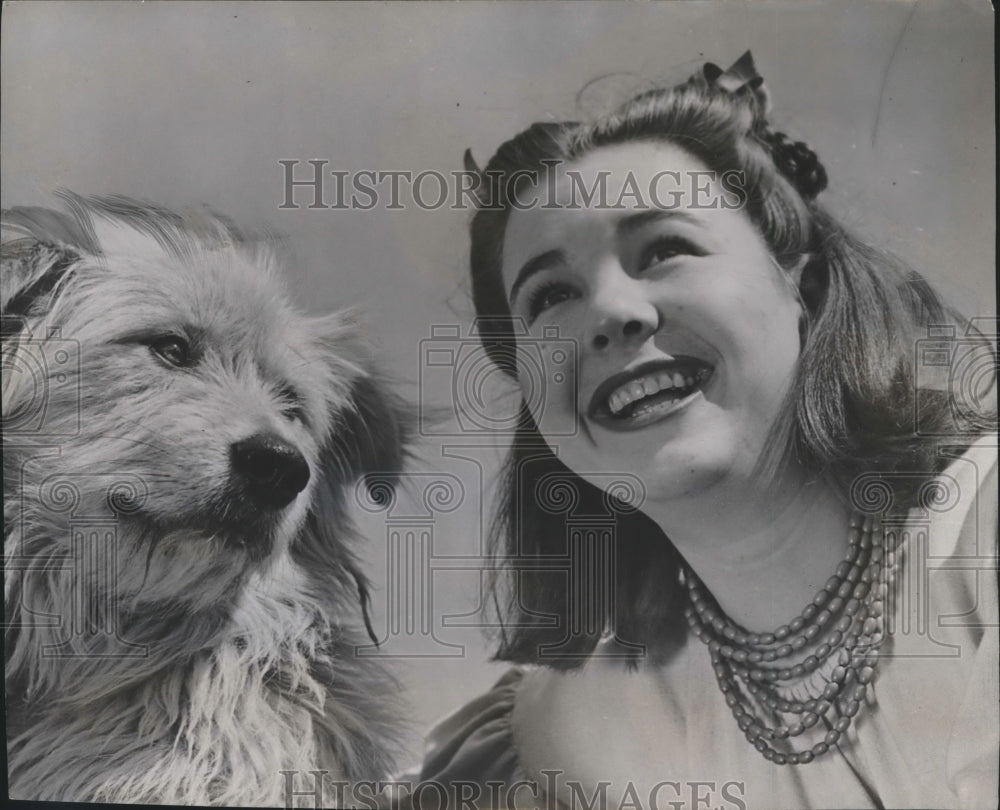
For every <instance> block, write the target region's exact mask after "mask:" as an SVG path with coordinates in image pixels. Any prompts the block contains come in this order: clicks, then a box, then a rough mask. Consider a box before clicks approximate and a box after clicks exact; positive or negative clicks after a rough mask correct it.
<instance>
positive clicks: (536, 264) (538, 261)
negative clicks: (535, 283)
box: [509, 249, 566, 304]
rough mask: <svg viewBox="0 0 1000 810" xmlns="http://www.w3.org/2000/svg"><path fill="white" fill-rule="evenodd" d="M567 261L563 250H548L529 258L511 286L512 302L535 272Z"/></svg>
mask: <svg viewBox="0 0 1000 810" xmlns="http://www.w3.org/2000/svg"><path fill="white" fill-rule="evenodd" d="M565 261H566V254H565V253H563V252H562V251H561V250H558V249H556V250H547V251H545V253H539V254H538V255H537V256H535V257H534V258H532V259H528V261H526V262H525V263H524V264H523V265H522V266H521V269H520V270H518V271H517V278H515V279H514V283H513V284H512V285H511V287H510V296H509V298H510V303H511V304H513V303H514V300H515V299H516V298H517V293H518V291H519V290H520V289H521V287H522V286H524V282H526V281H527V280H528V279H529V278H531V277H532V276H533V275H534V274H535V273H540V272H541V271H542V270H548V269H549V268H550V267H553V266H554V265H557V264H563V263H565Z"/></svg>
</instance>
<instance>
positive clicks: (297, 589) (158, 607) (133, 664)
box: [2, 194, 407, 806]
mask: <svg viewBox="0 0 1000 810" xmlns="http://www.w3.org/2000/svg"><path fill="white" fill-rule="evenodd" d="M64 198H65V199H66V201H67V203H68V210H69V213H68V214H65V213H58V212H55V211H51V210H48V209H40V208H21V209H13V210H11V211H9V212H5V219H6V224H5V227H6V229H7V230H8V231H9V232H10V234H9V235H11V234H12V235H13V236H14V237H15V238H14V239H13V240H8V242H7V244H6V245H5V249H4V255H3V275H2V279H3V285H2V309H3V316H4V321H3V417H4V419H3V428H4V432H3V464H4V467H3V470H4V523H5V528H4V534H5V549H4V550H5V565H6V576H5V606H6V622H7V625H6V633H5V644H6V685H7V712H8V714H7V725H8V742H9V749H8V756H9V780H10V791H11V795H12V796H13V797H16V798H24V799H48V800H77V801H110V802H137V803H138V802H143V803H146V802H155V803H161V802H164V803H166V802H168V803H174V804H218V805H230V804H236V805H247V804H252V805H272V806H281V805H283V804H284V803H285V799H286V793H285V791H286V788H287V787H291V788H292V789H294V790H295V791H303V790H311V789H312V785H313V783H312V776H311V775H310V774H309V773H308V772H309V771H311V770H323V771H326V772H327V776H326V778H327V779H328V780H345V781H352V780H361V779H377V778H380V777H383V776H386V775H387V774H388V773H389V772H390V770H391V767H392V763H391V760H392V756H391V751H392V747H393V745H392V744H393V740H394V739H395V737H396V736H397V735H396V734H394V729H396V728H397V720H396V718H397V717H398V713H397V712H396V711H395V710H394V708H393V705H392V704H393V701H392V696H393V694H394V689H393V685H392V681H391V679H390V678H388V677H387V676H386V675H385V674H384V673H383V672H382V671H381V670H380V668H379V666H378V664H377V663H376V661H375V660H374V659H372V658H363V657H359V656H358V655H357V654H356V649H357V648H358V646H359V645H361V644H362V643H363V642H365V643H366V639H365V638H364V637H363V636H362V635H361V634H359V633H358V631H357V628H358V627H359V626H360V625H361V623H362V620H363V621H364V624H366V625H367V626H368V630H369V635H370V634H371V627H370V624H369V623H368V615H367V595H368V592H367V589H366V582H365V579H364V577H363V576H362V574H361V573H360V571H359V570H358V565H357V563H356V562H355V559H354V557H353V556H352V554H351V551H350V540H351V533H352V532H351V526H350V524H349V520H348V518H347V515H346V509H345V506H346V502H347V498H348V496H349V494H350V493H352V492H353V485H354V483H355V482H356V481H357V480H358V479H360V478H361V477H362V476H364V475H365V474H366V473H368V472H371V471H393V470H398V469H399V467H400V465H401V461H402V456H403V449H402V442H403V438H404V434H405V433H406V425H407V417H406V411H405V409H404V408H402V407H401V406H400V404H399V401H398V400H397V399H396V398H395V397H394V396H393V395H391V394H390V393H389V392H388V391H387V390H386V388H385V386H384V384H383V383H382V382H381V381H380V378H379V377H378V376H377V374H376V373H375V371H374V369H373V367H372V362H371V359H370V356H369V354H370V353H369V352H368V351H366V348H365V344H364V343H363V342H362V341H361V339H360V338H359V336H358V328H357V324H356V323H355V322H354V321H353V320H352V319H351V318H350V317H348V316H345V315H343V314H335V315H331V316H328V317H323V318H307V317H305V316H303V315H301V314H299V313H298V312H296V311H295V310H294V309H293V308H292V307H291V306H290V305H289V303H288V302H287V300H286V298H285V297H284V295H283V293H282V290H281V288H280V286H279V284H278V281H277V273H276V261H277V260H276V258H275V251H274V250H273V240H269V239H266V238H257V237H254V236H252V235H250V234H248V233H241V232H240V231H238V230H237V229H236V228H235V227H234V226H232V225H231V224H230V223H228V222H227V221H225V220H222V219H220V218H218V217H214V216H208V215H204V216H199V217H194V218H192V217H181V216H178V215H176V214H173V213H170V212H168V211H165V210H162V209H158V208H154V207H151V206H147V205H143V204H139V203H136V202H134V201H130V200H127V199H125V198H120V197H109V198H104V199H84V198H80V197H76V196H73V195H68V194H67V195H64ZM287 770H291V771H296V772H298V773H297V775H296V774H293V775H292V777H293V780H292V781H289V779H288V775H287V774H285V775H283V774H282V773H281V771H287ZM328 790H329V787H328ZM326 795H327V796H330V793H327V794H326ZM307 798H310V797H307ZM310 801H311V798H310Z"/></svg>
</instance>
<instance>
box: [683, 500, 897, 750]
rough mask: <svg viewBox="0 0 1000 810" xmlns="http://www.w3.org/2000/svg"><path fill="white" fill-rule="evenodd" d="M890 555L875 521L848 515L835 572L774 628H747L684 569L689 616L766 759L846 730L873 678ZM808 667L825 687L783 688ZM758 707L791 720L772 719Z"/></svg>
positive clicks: (829, 742) (891, 573)
mask: <svg viewBox="0 0 1000 810" xmlns="http://www.w3.org/2000/svg"><path fill="white" fill-rule="evenodd" d="M895 558H896V550H895V548H887V543H886V539H885V534H884V532H883V529H882V524H881V522H880V521H879V520H878V519H877V518H870V517H867V518H863V517H862V516H861V515H857V514H855V515H853V516H852V517H851V521H850V530H849V532H848V549H847V556H846V557H845V558H844V560H843V562H841V563H840V565H839V566H838V567H837V571H836V573H835V574H834V575H833V576H832V577H830V579H829V580H828V581H827V583H826V584H825V585H824V586H823V588H822V589H821V590H820V591H819V592H818V593H817V594H816V596H815V597H813V600H812V602H810V603H809V604H808V605H806V607H805V609H804V610H803V611H802V612H801V613H800V614H799V615H798V616H797V617H796V618H795V619H794V620H793V621H791V622H789V623H788V624H785V625H782V626H781V627H779V628H778V629H777V630H775V631H774V632H772V633H751V632H749V631H747V630H746V629H744V628H743V627H741V626H740V625H738V624H736V623H735V622H733V621H732V620H731V619H729V617H728V616H726V615H725V614H724V613H723V612H722V611H721V610H720V609H719V607H718V605H717V604H716V602H715V600H714V599H713V598H712V597H711V596H710V595H709V594H708V593H707V591H706V590H705V588H704V586H703V585H702V583H701V581H700V580H699V579H698V578H697V577H696V576H695V575H694V573H693V572H691V571H690V570H685V579H686V582H687V588H688V595H689V597H690V603H689V605H688V606H687V607H686V608H685V616H686V617H687V621H688V624H689V625H690V627H691V630H692V631H693V632H694V634H695V635H696V636H698V638H700V639H701V640H702V641H704V642H705V643H706V644H707V645H708V648H709V651H710V652H711V657H712V667H713V669H714V670H715V677H716V678H717V680H718V682H719V688H720V689H721V690H722V692H723V694H725V696H726V703H727V704H728V705H729V707H730V708H731V709H732V712H733V716H734V717H735V718H736V722H737V723H738V724H739V727H740V730H741V731H743V733H744V734H745V735H746V738H747V740H748V741H749V742H750V743H751V744H752V745H753V746H754V747H755V748H756V749H757V750H758V751H760V753H761V754H763V756H764V758H765V759H768V760H770V761H772V762H775V763H777V764H779V765H785V764H791V765H800V764H806V763H808V762H812V760H813V759H814V758H816V757H818V756H821V755H822V754H825V753H826V752H827V751H829V750H830V749H831V748H832V747H834V746H836V745H837V743H838V741H839V740H840V737H841V735H843V734H844V732H846V731H847V729H848V727H849V726H850V724H851V720H852V719H853V718H854V716H855V715H856V714H857V713H858V711H859V710H860V709H861V706H862V703H863V701H864V699H865V694H866V691H867V689H868V684H870V683H871V682H872V680H873V679H874V677H875V670H876V667H877V666H878V660H879V651H880V648H881V646H882V643H883V641H884V639H885V615H884V614H885V603H886V599H887V596H888V593H889V588H890V586H891V584H892V581H893V579H894V577H895V569H896V567H897V561H896V559H895ZM792 661H794V662H795V663H794V664H793V663H792ZM814 673H815V674H816V675H819V676H820V678H821V681H825V685H824V686H823V688H822V694H818V695H817V696H816V697H809V698H808V699H806V700H800V699H797V698H793V697H791V696H790V695H789V691H790V690H791V689H793V688H794V687H796V686H799V685H804V684H806V683H807V682H808V681H809V680H810V676H812V681H813V682H815V679H816V677H815V675H814ZM815 691H816V692H818V691H819V690H818V689H816V690H815ZM831 710H832V711H831ZM761 713H766V714H768V715H770V716H772V717H775V718H776V719H777V714H778V713H781V714H786V715H791V716H792V717H794V718H795V719H794V720H793V721H792V722H791V723H786V722H781V721H780V720H779V721H778V722H777V723H776V724H774V725H768V724H766V723H765V721H764V720H762V719H761V718H760V717H759V715H760V714H761ZM831 715H832V716H831ZM817 724H822V725H823V726H825V727H826V729H827V731H826V733H825V734H824V735H823V737H822V739H820V740H819V741H818V742H816V743H815V744H813V745H811V746H809V747H807V748H804V749H802V750H798V751H796V750H793V748H792V742H791V741H792V739H793V738H795V737H799V736H800V735H802V734H804V733H806V732H807V731H808V730H809V729H811V728H813V727H814V726H816V725H817Z"/></svg>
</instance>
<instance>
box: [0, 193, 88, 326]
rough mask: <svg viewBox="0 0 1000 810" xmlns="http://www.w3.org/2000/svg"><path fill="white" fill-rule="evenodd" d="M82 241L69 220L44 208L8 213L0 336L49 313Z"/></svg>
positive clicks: (1, 255) (0, 274)
mask: <svg viewBox="0 0 1000 810" xmlns="http://www.w3.org/2000/svg"><path fill="white" fill-rule="evenodd" d="M86 244H87V239H86V235H85V234H84V233H83V232H82V230H81V229H80V228H79V225H78V223H77V222H76V221H75V220H74V219H73V218H72V217H70V216H67V215H65V214H63V213H60V212H59V211H53V210H50V209H48V208H11V209H9V210H5V211H4V212H3V244H2V252H0V312H2V313H3V318H4V336H5V337H6V336H7V335H8V333H9V332H16V331H19V328H20V327H17V328H15V326H16V325H17V324H21V325H23V319H24V318H26V317H27V316H28V315H29V314H31V313H33V312H38V311H39V309H41V310H43V311H44V309H46V308H47V305H48V303H49V301H50V299H51V295H52V293H53V291H54V290H55V289H56V287H57V286H58V285H59V283H60V282H61V281H62V280H63V278H65V276H66V274H67V272H68V271H69V270H70V268H71V267H73V265H74V264H76V263H77V262H78V261H79V260H80V258H81V251H82V250H83V249H84V247H85V245H86Z"/></svg>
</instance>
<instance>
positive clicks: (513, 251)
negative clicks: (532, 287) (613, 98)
mask: <svg viewBox="0 0 1000 810" xmlns="http://www.w3.org/2000/svg"><path fill="white" fill-rule="evenodd" d="M517 198H518V207H516V208H515V209H514V210H513V211H512V212H511V214H510V216H509V218H508V221H507V228H506V232H505V234H504V247H503V273H504V277H505V280H506V282H507V286H509V285H510V283H511V281H512V279H511V278H509V277H508V276H509V274H510V273H513V272H516V268H517V267H519V266H521V264H523V263H524V262H525V261H526V260H527V259H529V258H531V257H532V256H533V255H534V254H536V253H537V252H538V251H539V250H544V249H548V248H553V247H562V246H563V243H565V242H566V241H567V240H569V241H572V242H573V243H575V244H579V243H580V240H581V239H583V240H589V239H593V240H595V241H599V240H602V239H606V238H609V237H611V236H614V235H616V234H621V233H622V232H623V229H622V227H621V226H622V224H623V223H626V222H640V223H641V222H651V221H654V220H657V219H665V218H668V217H669V218H671V219H675V220H676V221H682V222H689V223H695V224H699V223H700V224H702V225H703V226H705V227H710V226H711V225H712V224H713V223H717V222H718V219H717V217H718V214H720V213H722V212H725V213H729V214H731V213H732V211H731V208H732V207H733V201H734V200H736V196H735V195H734V194H733V193H732V192H729V191H727V190H726V188H725V182H724V180H723V178H720V177H718V176H717V173H716V172H712V171H710V170H709V169H708V168H707V167H706V166H705V164H704V163H702V162H701V161H700V160H699V159H698V158H696V157H695V156H694V155H692V154H691V153H690V152H687V151H686V150H684V149H682V148H681V147H679V146H676V145H675V144H672V143H668V142H662V141H631V142H629V143H624V144H614V145H610V146H602V147H599V148H597V149H594V150H593V151H591V152H588V153H587V154H585V155H583V156H582V157H580V158H578V159H576V160H573V161H569V162H565V163H561V164H558V165H555V166H552V167H550V171H549V172H548V173H543V174H540V175H539V177H538V182H537V183H533V184H531V185H530V186H529V185H526V186H525V188H524V189H522V190H521V191H520V193H519V194H518V195H517ZM581 247H582V245H581Z"/></svg>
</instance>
